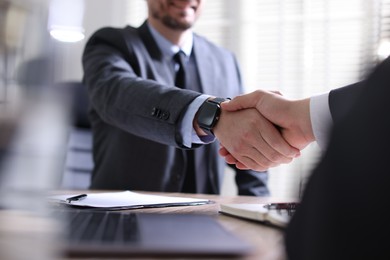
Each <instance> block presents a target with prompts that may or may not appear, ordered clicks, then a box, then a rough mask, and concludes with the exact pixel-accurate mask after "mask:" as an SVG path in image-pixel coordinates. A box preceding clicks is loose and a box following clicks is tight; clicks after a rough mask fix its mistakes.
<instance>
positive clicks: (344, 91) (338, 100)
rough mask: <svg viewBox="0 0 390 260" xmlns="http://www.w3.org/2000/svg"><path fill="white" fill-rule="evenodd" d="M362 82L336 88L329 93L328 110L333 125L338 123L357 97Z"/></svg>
mask: <svg viewBox="0 0 390 260" xmlns="http://www.w3.org/2000/svg"><path fill="white" fill-rule="evenodd" d="M363 85H364V81H361V82H357V83H354V84H352V85H348V86H345V87H342V88H337V89H334V90H332V91H331V92H330V93H329V108H330V113H331V115H332V119H333V122H334V123H337V122H339V121H340V120H341V119H342V118H343V117H344V116H345V115H346V114H347V113H348V111H349V110H350V108H351V107H352V106H353V104H354V103H355V102H356V99H357V98H358V97H359V95H360V92H361V90H362V87H363Z"/></svg>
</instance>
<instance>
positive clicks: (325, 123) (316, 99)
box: [310, 92, 333, 150]
mask: <svg viewBox="0 0 390 260" xmlns="http://www.w3.org/2000/svg"><path fill="white" fill-rule="evenodd" d="M310 120H311V126H312V129H313V133H314V136H315V139H316V141H317V143H318V145H319V147H320V148H321V149H322V150H325V148H326V146H327V144H328V139H329V132H330V129H331V128H332V125H333V119H332V115H331V114H330V108H329V92H328V93H323V94H319V95H314V96H312V97H311V98H310Z"/></svg>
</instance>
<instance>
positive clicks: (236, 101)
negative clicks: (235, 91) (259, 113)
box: [221, 91, 261, 111]
mask: <svg viewBox="0 0 390 260" xmlns="http://www.w3.org/2000/svg"><path fill="white" fill-rule="evenodd" d="M260 97H261V94H260V93H259V91H255V92H252V93H249V94H245V95H241V96H237V97H235V98H233V99H232V100H230V101H228V102H223V103H221V107H222V110H226V111H237V110H241V109H245V108H255V107H256V104H257V102H258V101H259V99H260Z"/></svg>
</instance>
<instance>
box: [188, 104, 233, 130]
mask: <svg viewBox="0 0 390 260" xmlns="http://www.w3.org/2000/svg"><path fill="white" fill-rule="evenodd" d="M226 100H227V99H225V98H209V99H207V100H206V101H205V102H204V103H203V104H202V105H201V106H200V108H199V110H198V112H197V113H196V115H195V119H194V129H195V131H196V133H197V134H198V136H205V135H213V136H214V133H213V129H214V127H215V126H216V125H217V123H218V121H219V117H220V114H221V106H220V104H221V103H222V102H224V101H226Z"/></svg>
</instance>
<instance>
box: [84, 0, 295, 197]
mask: <svg viewBox="0 0 390 260" xmlns="http://www.w3.org/2000/svg"><path fill="white" fill-rule="evenodd" d="M202 2H203V1H200V0H198V1H190V0H184V1H183V0H174V1H172V0H149V1H146V3H147V5H148V10H149V13H148V19H147V21H146V22H145V23H144V24H143V25H142V26H141V27H139V28H133V27H130V26H127V27H125V28H123V29H117V28H103V29H100V30H98V31H97V32H95V33H94V34H93V35H92V37H91V38H90V39H89V41H88V43H87V45H86V47H85V50H84V53H83V68H84V79H83V82H84V84H85V85H86V86H87V88H88V93H89V97H90V101H91V110H90V119H91V122H92V130H93V158H94V163H95V166H94V169H93V176H92V184H91V188H93V189H130V190H148V191H167V192H194V193H195V192H196V193H214V194H218V193H219V192H220V188H221V182H222V178H223V174H224V169H225V167H226V164H225V162H224V160H223V159H222V158H220V157H219V156H218V149H219V144H218V143H217V142H213V141H214V140H215V138H214V136H213V134H212V127H210V128H209V129H207V127H206V128H203V129H202V128H200V127H199V125H198V122H199V120H200V119H199V118H201V116H198V114H197V111H198V109H199V108H202V107H204V106H206V105H211V106H214V107H215V106H216V104H211V103H210V102H209V101H210V100H211V99H213V98H214V97H221V98H225V97H234V96H236V95H238V94H240V93H241V92H242V82H241V78H240V73H239V67H238V64H237V61H236V59H235V57H234V55H233V54H232V53H230V52H229V51H227V50H225V49H222V48H220V47H217V46H216V45H214V44H212V43H211V42H209V41H207V40H206V39H205V38H203V37H201V36H199V35H197V34H194V33H193V32H192V30H191V28H192V25H193V24H194V22H195V21H196V19H197V17H198V15H199V13H200V11H201V9H202V5H203V4H202ZM179 50H181V51H183V52H184V53H185V55H186V58H185V59H186V63H187V67H186V68H187V72H186V73H187V74H186V75H187V77H188V76H190V79H189V80H187V84H186V86H185V87H184V88H179V87H175V74H176V73H178V72H177V71H178V70H180V69H177V68H176V67H177V66H178V65H179V64H178V63H176V62H175V61H174V56H175V53H177V52H178V51H179ZM188 72H189V73H188ZM202 93H207V95H202ZM212 109H213V108H212ZM217 109H218V108H217ZM244 113H245V116H247V117H251V118H256V117H258V115H259V113H258V112H257V111H256V110H255V109H253V110H251V111H245V112H244ZM195 115H196V116H195ZM242 115H243V114H241V112H240V113H231V116H230V119H227V120H226V121H228V120H230V121H232V120H234V118H235V119H237V118H236V117H238V116H242ZM228 117H229V116H228ZM202 118H203V117H202ZM214 119H217V117H215V118H214ZM256 120H260V119H256ZM235 121H237V120H235ZM263 121H264V124H263V125H264V126H265V127H263V128H266V129H268V130H270V131H272V133H273V135H274V136H275V138H277V139H278V140H280V142H281V143H282V144H283V145H284V146H283V145H282V146H283V147H285V149H284V151H283V152H282V153H283V154H281V153H280V152H278V151H273V153H274V154H275V153H276V154H277V155H279V159H274V158H276V157H275V156H274V157H272V161H271V160H269V159H267V158H266V157H264V158H265V159H264V160H263V162H265V163H264V165H267V164H273V163H275V162H276V161H278V160H284V161H286V160H291V159H290V158H289V156H290V154H288V153H289V152H291V153H292V152H294V151H295V150H294V149H292V148H291V147H290V146H288V145H287V143H286V142H285V141H284V139H283V138H282V137H281V136H280V135H279V134H278V133H276V132H277V131H275V130H276V129H275V127H274V126H273V125H272V124H271V123H269V122H268V121H266V120H263ZM206 123H207V122H206ZM214 123H215V122H214ZM204 130H206V132H205V131H204ZM207 130H210V131H207ZM207 132H208V133H207ZM283 142H284V143H283ZM194 148H196V149H194ZM286 151H287V152H286ZM264 168H266V167H264ZM236 171H237V174H236V182H237V185H238V192H239V194H246V195H259V196H263V195H268V194H269V191H268V188H267V173H266V172H255V171H251V170H245V171H243V170H238V169H236Z"/></svg>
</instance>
